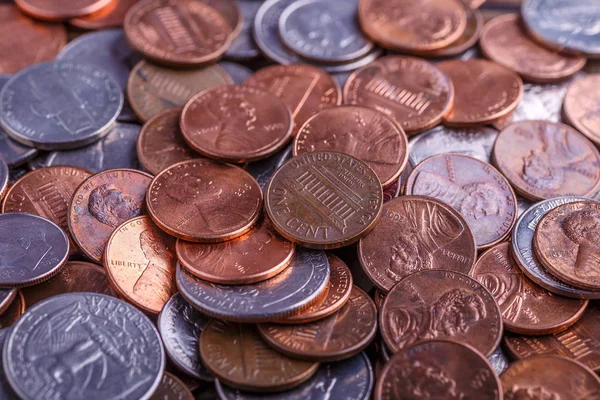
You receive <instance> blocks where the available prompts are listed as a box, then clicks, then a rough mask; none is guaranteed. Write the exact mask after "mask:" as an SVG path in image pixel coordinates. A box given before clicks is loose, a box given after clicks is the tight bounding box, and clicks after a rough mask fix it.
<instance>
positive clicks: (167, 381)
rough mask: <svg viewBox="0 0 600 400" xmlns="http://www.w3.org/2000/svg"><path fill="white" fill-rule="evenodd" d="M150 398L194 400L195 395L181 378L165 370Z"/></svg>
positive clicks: (156, 399)
mask: <svg viewBox="0 0 600 400" xmlns="http://www.w3.org/2000/svg"><path fill="white" fill-rule="evenodd" d="M150 400H194V395H193V394H192V392H191V390H190V389H188V386H187V385H186V384H185V383H184V382H183V381H182V380H181V379H179V378H178V377H176V376H175V375H173V374H171V373H169V372H165V374H164V375H163V377H162V379H161V381H160V385H158V388H156V391H155V392H154V394H153V395H152V397H150Z"/></svg>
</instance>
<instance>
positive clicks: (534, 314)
mask: <svg viewBox="0 0 600 400" xmlns="http://www.w3.org/2000/svg"><path fill="white" fill-rule="evenodd" d="M510 248H511V245H510V243H508V242H504V243H501V244H498V245H496V246H494V247H492V248H491V249H489V250H488V251H486V252H485V253H483V254H482V255H481V256H480V257H479V260H477V263H476V264H475V268H473V271H472V272H471V276H472V277H473V278H475V279H477V280H478V281H479V283H481V284H482V285H483V286H485V288H486V289H488V290H489V292H490V293H491V294H492V295H493V296H494V298H495V299H496V302H497V303H498V306H499V307H500V311H502V320H503V321H504V328H505V329H506V330H507V331H510V332H515V333H520V334H524V335H548V334H552V333H556V332H560V331H563V330H565V329H567V328H568V327H569V326H571V325H573V324H574V323H575V322H577V320H578V319H579V318H581V316H582V315H583V312H584V311H585V309H586V307H587V305H588V300H579V299H570V298H567V297H562V296H556V295H553V294H551V293H550V292H548V291H547V290H545V289H543V288H542V287H540V286H538V285H536V284H535V283H533V282H532V281H530V280H529V279H528V278H527V277H526V276H525V274H523V272H522V271H521V269H520V268H519V266H518V265H517V263H516V262H515V260H514V258H513V255H512V253H511V251H510Z"/></svg>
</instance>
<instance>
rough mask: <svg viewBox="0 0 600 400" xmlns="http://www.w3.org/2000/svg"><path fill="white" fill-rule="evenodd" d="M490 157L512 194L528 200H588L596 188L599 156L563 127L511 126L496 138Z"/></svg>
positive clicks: (533, 123)
mask: <svg viewBox="0 0 600 400" xmlns="http://www.w3.org/2000/svg"><path fill="white" fill-rule="evenodd" d="M492 156H493V159H494V163H495V164H496V166H497V167H498V169H499V170H500V171H501V172H502V174H504V176H505V177H506V178H507V179H508V181H509V182H510V183H511V185H512V186H513V187H514V188H515V190H516V191H517V192H518V193H519V194H520V195H521V196H523V197H527V198H528V199H531V200H544V199H550V198H554V197H559V196H566V195H569V196H582V197H589V196H590V195H591V194H593V193H595V192H596V191H597V187H598V185H599V184H600V168H599V167H600V153H599V152H598V150H597V149H596V148H595V147H594V145H593V144H592V143H591V142H590V141H589V140H587V139H586V138H585V137H584V136H583V135H582V134H580V133H579V132H577V131H576V130H574V129H572V128H570V127H568V126H566V125H563V124H556V123H552V122H547V121H522V122H516V123H514V124H511V125H509V126H507V127H506V128H505V129H504V130H502V131H501V132H500V134H499V135H498V138H497V139H496V143H495V144H494V150H493V153H492Z"/></svg>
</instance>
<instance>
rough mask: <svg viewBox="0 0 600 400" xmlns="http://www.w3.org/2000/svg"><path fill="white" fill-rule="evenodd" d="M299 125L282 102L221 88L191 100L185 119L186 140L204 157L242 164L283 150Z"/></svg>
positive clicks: (247, 90)
mask: <svg viewBox="0 0 600 400" xmlns="http://www.w3.org/2000/svg"><path fill="white" fill-rule="evenodd" d="M293 126H294V120H293V117H292V113H291V111H290V109H289V108H288V107H287V105H286V104H285V103H284V102H283V101H281V100H280V99H279V98H278V97H277V96H275V95H274V94H271V93H270V92H267V91H265V90H262V89H258V88H255V87H251V86H239V85H228V86H218V87H215V88H211V89H207V90H205V91H203V92H201V93H198V94H197V95H195V96H194V97H192V98H191V99H190V101H189V102H188V103H187V104H186V105H185V107H184V108H183V112H182V114H181V132H182V133H183V138H184V139H185V141H186V142H187V143H188V144H189V145H190V147H192V148H193V149H194V150H196V151H197V152H199V153H200V154H202V155H204V156H206V157H209V158H212V159H216V160H221V161H225V162H236V163H242V162H247V161H256V160H259V159H261V158H265V157H268V156H270V155H272V154H274V153H276V152H278V151H279V150H281V149H282V148H283V147H284V146H285V145H286V144H287V142H288V141H289V139H290V138H291V136H292V128H293Z"/></svg>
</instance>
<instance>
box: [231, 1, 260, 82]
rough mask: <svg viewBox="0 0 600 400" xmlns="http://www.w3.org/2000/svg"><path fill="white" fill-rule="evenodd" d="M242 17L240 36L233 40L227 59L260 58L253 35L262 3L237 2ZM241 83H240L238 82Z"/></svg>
mask: <svg viewBox="0 0 600 400" xmlns="http://www.w3.org/2000/svg"><path fill="white" fill-rule="evenodd" d="M236 3H237V5H238V7H239V9H240V12H241V17H242V23H241V29H240V33H239V34H238V36H237V37H236V38H235V39H233V41H232V42H231V45H230V46H229V48H228V49H227V51H226V52H225V57H227V58H228V59H233V60H240V61H245V60H252V59H255V58H258V57H259V56H260V51H259V50H258V47H257V46H256V42H255V41H254V37H253V35H252V28H253V27H254V18H255V17H256V13H257V12H258V9H259V8H260V6H261V5H262V2H260V1H255V0H237V1H236ZM238 83H239V82H238Z"/></svg>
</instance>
